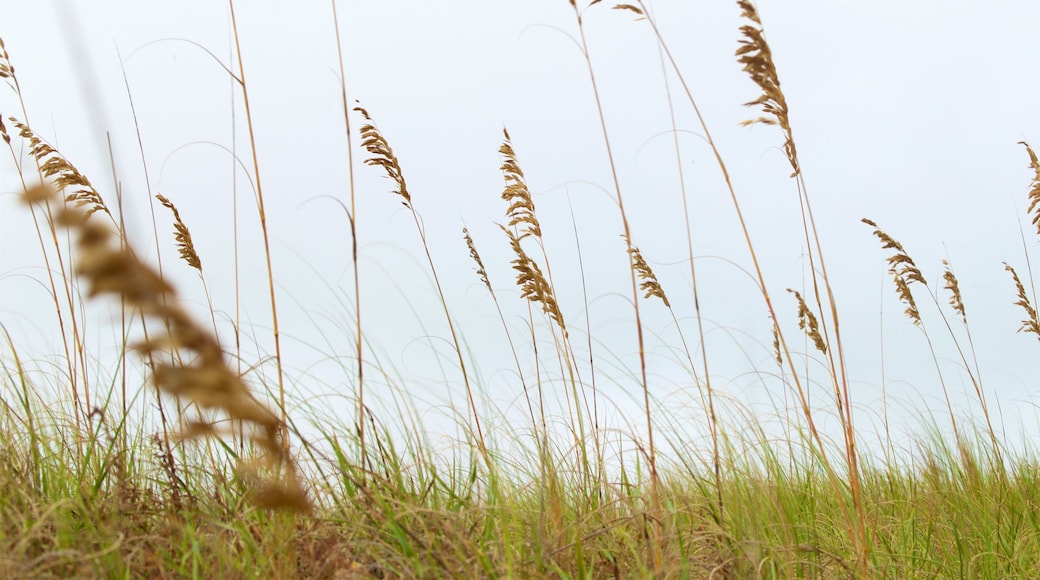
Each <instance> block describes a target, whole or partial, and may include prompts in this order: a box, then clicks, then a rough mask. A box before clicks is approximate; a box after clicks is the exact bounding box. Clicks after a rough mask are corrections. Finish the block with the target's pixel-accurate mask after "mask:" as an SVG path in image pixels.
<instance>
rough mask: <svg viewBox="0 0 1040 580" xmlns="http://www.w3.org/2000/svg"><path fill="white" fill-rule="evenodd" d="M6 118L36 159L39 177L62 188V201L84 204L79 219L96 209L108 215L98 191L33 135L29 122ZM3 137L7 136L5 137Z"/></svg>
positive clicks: (55, 152) (52, 149) (46, 144)
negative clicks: (63, 197) (41, 176)
mask: <svg viewBox="0 0 1040 580" xmlns="http://www.w3.org/2000/svg"><path fill="white" fill-rule="evenodd" d="M8 119H10V121H11V123H13V124H14V126H15V127H16V128H17V129H18V134H19V135H20V136H21V137H22V138H23V139H25V140H26V141H28V142H29V154H30V155H32V157H33V158H34V159H35V160H36V163H37V165H38V166H39V168H40V173H41V174H42V175H43V177H44V178H46V179H49V180H50V181H51V183H52V184H53V185H54V187H56V188H57V189H58V190H60V191H63V192H65V202H66V203H71V204H73V205H74V206H76V207H83V208H86V209H85V210H84V211H83V214H82V217H83V219H86V218H89V217H90V216H91V214H93V213H94V212H98V211H100V212H104V213H106V214H108V216H109V217H111V216H112V214H111V212H109V211H108V207H107V206H106V205H105V200H104V199H102V198H101V194H100V193H98V191H97V190H96V189H94V186H93V185H91V183H90V180H89V179H87V177H86V176H85V175H83V174H82V173H80V172H79V170H78V169H76V167H75V166H73V165H72V163H69V161H68V160H67V159H65V157H63V156H62V154H61V153H58V151H57V150H56V149H54V147H51V146H50V144H48V143H47V142H46V141H44V140H43V139H41V138H40V137H39V136H38V135H36V133H34V132H33V130H32V129H31V128H29V125H27V124H25V123H22V122H21V121H19V120H18V119H16V118H14V117H8ZM5 140H7V138H6V137H5ZM8 142H9V140H8ZM69 190H71V191H69Z"/></svg>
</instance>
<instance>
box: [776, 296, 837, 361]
mask: <svg viewBox="0 0 1040 580" xmlns="http://www.w3.org/2000/svg"><path fill="white" fill-rule="evenodd" d="M787 291H788V292H790V293H791V294H794V299H795V300H796V301H797V302H798V328H800V329H802V330H803V331H805V334H806V336H808V337H809V338H810V339H812V341H813V345H814V346H816V350H818V351H820V352H822V353H823V354H827V341H825V340H823V336H822V335H821V334H820V323H819V321H818V320H817V319H816V315H815V314H813V311H812V310H810V309H809V306H808V305H807V304H806V303H805V299H804V298H802V295H801V293H800V292H798V291H797V290H792V289H790V288H788V289H787ZM774 332H775V330H774ZM776 342H779V340H776ZM782 361H783V359H781V363H782Z"/></svg>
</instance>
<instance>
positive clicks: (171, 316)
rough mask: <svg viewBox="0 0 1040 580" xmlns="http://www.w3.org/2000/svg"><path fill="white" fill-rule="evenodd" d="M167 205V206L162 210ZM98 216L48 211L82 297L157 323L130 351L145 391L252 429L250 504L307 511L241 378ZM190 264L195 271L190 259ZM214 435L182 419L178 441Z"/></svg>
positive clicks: (32, 196)
mask: <svg viewBox="0 0 1040 580" xmlns="http://www.w3.org/2000/svg"><path fill="white" fill-rule="evenodd" d="M70 167H71V165H70ZM74 173H75V174H77V175H78V172H74ZM57 197H58V196H57V191H56V189H54V187H53V186H51V185H49V184H47V185H38V186H36V187H32V188H29V189H28V190H26V192H25V193H24V195H23V199H24V200H25V202H26V203H28V204H43V205H47V206H48V207H50V206H51V204H58V203H59V202H58V199H57ZM163 199H165V198H163ZM160 201H162V199H161V200H160ZM167 203H168V200H166V202H164V205H166V204H167ZM84 206H86V209H84ZM171 206H172V204H169V205H167V207H171ZM171 209H172V207H171ZM99 210H100V208H98V207H97V206H96V205H94V204H92V203H90V202H89V201H83V199H82V198H77V197H76V196H75V194H73V195H72V196H69V197H67V198H66V203H64V204H61V205H60V206H59V207H57V208H55V209H53V215H54V216H55V223H56V225H59V226H63V227H65V228H67V229H68V230H69V232H70V233H71V234H73V235H74V236H75V238H76V240H75V246H76V250H77V255H76V260H75V263H76V270H75V271H76V274H77V275H78V276H79V277H80V278H81V279H83V280H85V281H86V282H87V284H88V287H87V296H88V297H94V296H97V295H99V294H114V295H118V296H122V298H123V299H124V300H125V301H126V303H127V304H129V305H130V306H131V307H133V308H136V309H138V310H140V312H141V314H142V316H148V317H152V318H154V319H157V320H159V321H160V322H161V323H162V324H163V325H164V326H165V328H166V332H165V333H160V334H159V335H158V336H151V337H149V338H146V339H145V340H143V341H141V342H139V343H137V344H135V345H133V348H134V350H136V351H138V352H139V353H140V354H141V356H142V357H143V358H144V359H145V360H146V361H148V364H149V366H150V367H151V370H152V383H153V384H154V385H155V387H156V388H157V389H158V390H159V391H160V392H163V393H166V394H168V395H171V396H173V397H175V398H177V399H179V400H180V401H181V402H183V403H185V404H186V405H185V406H190V405H191V404H194V405H196V406H197V407H198V408H199V409H201V410H206V411H219V412H222V413H224V414H225V415H227V417H228V418H230V419H232V420H234V421H236V422H242V423H243V424H244V425H247V426H249V427H251V429H249V430H248V432H249V438H250V440H251V442H252V443H253V444H254V445H256V447H257V448H258V449H259V450H260V451H261V452H262V453H261V455H260V457H258V458H256V459H254V460H251V461H243V462H242V463H240V465H239V466H238V473H239V475H240V476H242V477H243V479H245V480H247V481H249V482H251V483H252V484H253V495H252V498H251V499H252V500H253V502H254V503H255V504H256V505H258V506H260V507H264V508H276V509H288V510H292V511H300V512H307V511H310V509H311V504H310V501H309V499H308V498H307V494H306V492H305V491H304V488H303V484H302V483H301V482H300V479H299V478H298V476H297V473H296V467H295V464H294V463H293V461H292V458H291V457H290V456H289V454H288V452H287V451H286V446H284V445H283V442H282V441H281V437H280V434H281V433H283V432H284V431H283V429H284V427H285V425H284V424H283V422H282V421H281V420H280V419H279V417H278V415H276V414H275V413H273V412H272V411H271V410H269V409H268V408H267V407H265V406H264V405H262V404H261V403H260V402H258V401H257V400H256V398H254V397H253V395H252V393H250V391H249V388H248V387H247V386H246V384H245V382H244V381H243V380H242V377H241V376H239V375H238V374H237V373H236V372H234V371H233V370H232V369H231V368H229V367H228V365H227V364H226V362H225V360H224V352H223V350H222V349H221V346H220V344H219V342H218V341H217V339H216V337H215V336H213V334H212V333H210V332H207V331H206V330H205V329H203V328H202V327H201V326H200V325H199V324H198V323H196V322H195V321H194V320H193V319H192V318H191V316H190V315H189V314H188V313H187V312H186V311H185V310H184V309H182V308H181V307H180V306H179V305H177V302H176V300H175V298H176V293H175V291H174V289H173V287H172V286H170V285H169V284H168V283H167V282H166V281H165V280H163V279H162V277H161V276H160V275H159V274H158V273H157V272H156V271H155V270H153V269H152V268H151V267H150V266H148V265H146V264H145V263H143V262H142V261H140V260H139V259H138V258H137V257H136V256H135V255H134V254H133V253H132V252H131V251H130V250H129V249H128V248H129V246H126V245H120V244H118V243H114V240H117V238H118V236H117V234H116V232H115V231H113V230H112V228H111V227H108V226H106V225H104V224H103V223H101V222H99V221H98V220H94V219H90V216H91V214H93V213H94V212H96V211H99ZM174 211H175V215H176V210H174ZM178 223H180V222H179V220H178ZM180 225H183V224H180ZM184 233H185V237H184V238H183V239H178V242H179V243H180V246H181V248H180V249H181V252H182V255H184V254H188V255H189V256H190V255H195V253H194V247H193V246H192V245H191V239H190V236H187V235H186V234H187V228H184ZM186 259H187V258H186ZM194 261H195V262H196V263H197V264H200V262H198V257H197V255H195V258H194ZM189 263H190V262H189ZM195 267H200V266H195ZM220 435H222V433H221V432H220V431H219V430H218V429H217V428H216V427H215V425H214V423H213V422H212V421H208V420H205V419H185V420H184V425H183V428H182V430H181V432H180V433H179V434H178V435H177V439H178V440H181V441H184V440H189V439H195V438H199V437H205V436H220Z"/></svg>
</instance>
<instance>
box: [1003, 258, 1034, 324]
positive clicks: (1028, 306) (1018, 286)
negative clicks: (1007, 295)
mask: <svg viewBox="0 0 1040 580" xmlns="http://www.w3.org/2000/svg"><path fill="white" fill-rule="evenodd" d="M1004 269H1005V270H1007V271H1008V272H1011V278H1012V279H1013V280H1014V281H1015V290H1016V291H1017V292H1018V300H1017V301H1016V302H1015V306H1021V307H1022V310H1025V311H1026V319H1025V320H1023V321H1022V326H1021V327H1019V329H1018V332H1032V333H1033V334H1035V335H1036V337H1037V339H1038V340H1040V318H1038V317H1037V314H1036V309H1035V308H1033V304H1032V302H1030V301H1029V295H1028V294H1026V288H1025V286H1023V285H1022V280H1021V279H1020V278H1019V277H1018V272H1016V271H1015V269H1014V268H1012V267H1011V264H1008V263H1007V262H1004Z"/></svg>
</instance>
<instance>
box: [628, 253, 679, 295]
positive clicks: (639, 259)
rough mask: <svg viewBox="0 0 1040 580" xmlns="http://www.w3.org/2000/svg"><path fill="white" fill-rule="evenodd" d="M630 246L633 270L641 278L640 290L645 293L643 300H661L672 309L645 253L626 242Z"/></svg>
mask: <svg viewBox="0 0 1040 580" xmlns="http://www.w3.org/2000/svg"><path fill="white" fill-rule="evenodd" d="M626 245H627V246H628V255H629V256H630V257H631V258H632V270H633V271H634V272H635V273H636V276H638V277H639V280H640V282H639V289H640V290H642V291H643V292H645V294H644V295H643V298H650V297H656V298H660V299H661V302H664V305H665V306H666V307H669V308H671V306H672V304H671V303H670V302H668V297H667V296H665V293H664V288H661V283H660V282H658V281H657V276H656V275H654V271H653V270H652V269H651V268H650V264H647V263H646V259H645V258H643V253H642V252H641V251H639V248H638V247H636V246H633V245H632V243H631V242H627V241H626Z"/></svg>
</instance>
